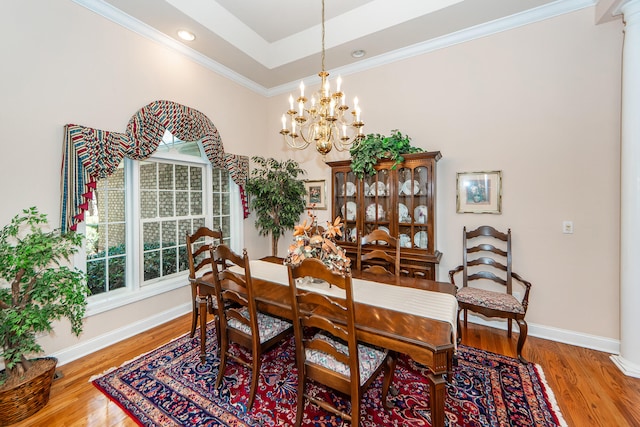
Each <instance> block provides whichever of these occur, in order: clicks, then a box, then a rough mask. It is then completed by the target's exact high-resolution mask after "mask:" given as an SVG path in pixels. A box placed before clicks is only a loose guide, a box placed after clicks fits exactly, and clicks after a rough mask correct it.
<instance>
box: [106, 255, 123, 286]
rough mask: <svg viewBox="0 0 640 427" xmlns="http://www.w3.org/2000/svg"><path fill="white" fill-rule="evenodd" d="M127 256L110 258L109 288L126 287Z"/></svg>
mask: <svg viewBox="0 0 640 427" xmlns="http://www.w3.org/2000/svg"><path fill="white" fill-rule="evenodd" d="M125 266H126V263H125V257H123V256H121V257H116V258H111V259H110V260H109V290H110V291H112V290H114V289H120V288H124V286H125V282H124V278H125Z"/></svg>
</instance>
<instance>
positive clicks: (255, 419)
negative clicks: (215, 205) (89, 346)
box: [93, 325, 566, 427]
mask: <svg viewBox="0 0 640 427" xmlns="http://www.w3.org/2000/svg"><path fill="white" fill-rule="evenodd" d="M208 334H209V338H208V340H207V342H208V343H209V349H208V350H209V352H208V354H209V356H208V357H207V360H206V362H205V363H200V356H199V354H200V349H199V343H200V341H199V339H198V338H197V337H198V333H196V335H195V338H189V335H188V334H186V335H184V336H182V337H180V338H177V339H176V340H174V341H172V342H170V343H168V344H165V345H163V346H162V347H160V348H158V349H156V350H153V351H151V352H149V353H147V354H144V355H142V356H140V357H138V358H136V359H135V360H133V361H130V362H127V363H125V364H124V365H123V366H121V367H120V368H117V369H113V370H111V371H110V372H108V373H105V374H103V375H102V376H100V377H98V378H95V379H93V384H94V385H95V386H96V387H97V388H98V389H99V390H100V391H102V392H103V393H104V394H105V395H106V396H107V397H109V399H111V400H113V401H114V402H115V403H116V404H118V405H119V406H120V407H121V408H122V409H123V410H124V411H125V412H126V413H127V414H128V415H129V416H130V417H131V418H132V419H134V420H135V421H136V422H137V423H138V424H139V425H141V426H149V427H150V426H161V427H166V426H189V427H195V426H234V427H235V426H287V425H293V422H294V420H295V410H296V409H295V408H296V385H297V381H298V377H297V370H296V367H295V362H294V342H293V338H291V339H290V340H289V341H288V342H286V343H284V344H283V345H282V346H280V347H278V348H276V349H274V350H272V351H271V352H270V353H268V354H266V355H264V356H263V361H262V369H261V377H260V383H259V387H258V391H257V395H256V400H255V403H254V405H253V408H252V409H251V410H250V411H247V410H246V400H247V395H248V393H249V386H250V375H249V371H248V370H247V369H245V368H244V367H242V366H240V365H238V364H235V363H233V362H229V364H228V365H227V369H226V376H225V379H224V382H223V385H222V386H221V387H220V390H216V389H215V387H214V385H215V379H216V375H217V373H218V358H217V357H216V356H214V355H215V354H216V353H217V351H216V348H215V346H216V343H215V341H216V338H215V334H214V332H213V325H209V330H208ZM236 350H238V351H240V350H239V349H236ZM457 360H458V363H457V366H456V367H455V369H454V374H453V378H452V379H450V381H449V382H448V384H447V387H446V390H447V396H446V401H445V410H446V418H447V422H448V425H449V426H463V427H480V426H510V427H511V426H566V423H565V422H564V420H563V419H562V415H561V414H560V411H559V409H558V408H557V405H556V404H555V400H554V397H553V393H552V391H551V389H549V387H548V386H547V385H546V383H545V380H544V374H543V373H542V370H541V368H540V367H539V366H537V365H534V364H521V363H520V362H519V361H518V360H517V359H514V358H510V357H505V356H501V355H498V354H494V353H489V352H486V351H482V350H478V349H475V348H471V347H466V346H459V349H458V352H457ZM394 386H395V387H396V388H397V389H398V391H399V393H398V395H397V396H391V395H390V396H389V398H390V399H391V401H392V403H393V405H394V406H393V409H392V410H390V411H387V410H385V409H384V408H383V405H382V402H381V399H380V394H381V388H382V375H380V377H379V378H378V379H377V381H376V382H375V383H373V384H372V386H371V387H370V388H369V390H368V392H367V393H366V395H365V396H364V397H363V399H362V403H361V404H362V407H363V412H362V414H363V415H362V420H361V425H362V426H369V427H379V426H430V425H431V422H430V410H429V382H428V380H427V378H426V376H425V369H424V368H423V367H422V366H421V365H418V364H417V363H415V362H413V361H412V360H411V359H410V358H408V357H406V356H400V358H399V360H398V365H397V367H396V372H395V376H394ZM311 387H312V389H313V393H316V394H318V395H323V396H324V397H330V398H332V399H333V400H334V402H335V403H338V404H342V405H343V406H344V407H345V408H347V410H349V409H348V408H349V406H350V404H349V401H348V399H346V398H344V397H342V396H340V395H338V394H334V393H333V392H331V391H329V390H328V389H324V388H323V387H321V386H314V385H312V386H311ZM341 423H342V420H341V419H340V418H338V417H336V416H334V415H332V414H329V413H327V412H325V411H324V410H322V409H320V408H318V407H316V406H314V405H312V404H309V403H307V405H306V408H305V415H304V421H303V425H305V426H314V427H328V426H337V425H340V424H341Z"/></svg>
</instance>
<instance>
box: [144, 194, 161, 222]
mask: <svg viewBox="0 0 640 427" xmlns="http://www.w3.org/2000/svg"><path fill="white" fill-rule="evenodd" d="M157 205H158V193H157V192H156V191H155V190H154V191H142V192H141V193H140V215H142V218H155V217H157V216H158V206H157Z"/></svg>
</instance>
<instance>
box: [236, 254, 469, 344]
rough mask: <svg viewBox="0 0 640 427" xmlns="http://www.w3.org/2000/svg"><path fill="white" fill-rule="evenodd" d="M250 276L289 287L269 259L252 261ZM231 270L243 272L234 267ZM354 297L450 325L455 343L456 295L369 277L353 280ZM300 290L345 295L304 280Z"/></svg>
mask: <svg viewBox="0 0 640 427" xmlns="http://www.w3.org/2000/svg"><path fill="white" fill-rule="evenodd" d="M250 268H251V276H252V277H255V278H258V279H262V280H267V281H269V282H273V283H278V284H281V285H285V286H289V275H288V272H287V267H286V266H285V265H282V264H274V263H272V262H267V261H260V260H251V261H250ZM231 271H235V272H236V273H239V274H244V270H242V269H240V268H238V267H237V266H234V267H231ZM351 282H352V286H353V298H354V299H355V301H357V302H359V303H363V304H368V305H373V306H376V307H382V308H386V309H389V310H395V311H399V312H401V313H407V314H413V315H416V316H421V317H426V318H429V319H433V320H439V321H442V322H447V323H449V324H451V330H452V331H453V342H454V343H455V342H456V330H457V317H458V301H457V300H456V297H455V296H453V295H451V294H447V293H444V292H434V291H427V290H423V289H416V288H407V287H403V286H395V285H387V284H384V283H379V282H372V281H369V280H362V279H355V278H354V279H352V281H351ZM299 287H300V288H301V289H308V290H313V291H316V292H319V293H324V294H326V295H332V296H336V297H342V298H344V291H343V290H342V289H339V288H336V287H332V288H329V287H328V285H327V284H326V283H304V284H300V285H299Z"/></svg>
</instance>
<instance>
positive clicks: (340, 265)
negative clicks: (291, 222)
mask: <svg viewBox="0 0 640 427" xmlns="http://www.w3.org/2000/svg"><path fill="white" fill-rule="evenodd" d="M342 227H343V224H342V218H340V217H337V218H336V219H335V220H334V221H333V223H332V222H331V221H327V227H326V229H324V230H323V231H322V227H318V221H317V217H316V215H315V214H314V213H313V211H309V218H308V219H305V220H304V221H303V222H302V223H301V224H300V225H296V226H295V228H294V232H293V237H294V241H293V243H292V244H291V245H290V246H289V254H288V255H287V257H286V258H285V260H284V263H285V264H291V265H293V266H297V265H299V264H300V263H301V262H302V260H304V259H305V258H318V259H319V260H320V261H322V262H323V263H324V264H325V265H326V266H327V267H329V268H330V269H331V270H332V271H334V272H337V273H342V274H345V273H347V272H348V271H349V270H350V266H351V259H350V258H349V257H348V256H347V254H346V253H345V251H344V249H342V248H341V247H340V246H338V245H337V244H336V242H335V240H336V236H342V230H341V229H342Z"/></svg>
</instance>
